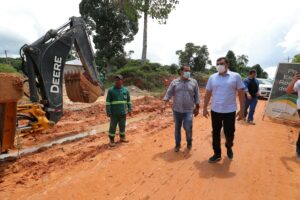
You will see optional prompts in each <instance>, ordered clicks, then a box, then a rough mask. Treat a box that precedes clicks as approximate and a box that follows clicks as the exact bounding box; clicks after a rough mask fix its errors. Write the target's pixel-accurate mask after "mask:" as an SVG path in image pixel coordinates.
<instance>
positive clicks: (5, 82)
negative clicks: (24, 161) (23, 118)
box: [0, 73, 23, 153]
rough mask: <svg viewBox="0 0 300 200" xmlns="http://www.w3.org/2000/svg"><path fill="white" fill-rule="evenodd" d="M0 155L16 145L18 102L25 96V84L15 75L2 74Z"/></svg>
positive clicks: (0, 77)
mask: <svg viewBox="0 0 300 200" xmlns="http://www.w3.org/2000/svg"><path fill="white" fill-rule="evenodd" d="M0 91H1V95H0V153H4V152H6V151H7V150H8V149H10V148H12V147H13V145H14V138H15V131H16V120H17V102H18V101H19V100H20V99H21V97H22V95H23V82H22V80H21V78H20V77H18V76H16V75H13V74H6V73H0Z"/></svg>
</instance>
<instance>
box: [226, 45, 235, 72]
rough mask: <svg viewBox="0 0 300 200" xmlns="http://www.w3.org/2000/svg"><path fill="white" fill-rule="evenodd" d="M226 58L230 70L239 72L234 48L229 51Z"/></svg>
mask: <svg viewBox="0 0 300 200" xmlns="http://www.w3.org/2000/svg"><path fill="white" fill-rule="evenodd" d="M226 58H227V59H228V62H229V69H230V71H234V72H237V71H238V67H237V60H236V57H235V54H234V52H233V51H232V50H229V51H228V52H227V54H226Z"/></svg>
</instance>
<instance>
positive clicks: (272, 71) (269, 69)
mask: <svg viewBox="0 0 300 200" xmlns="http://www.w3.org/2000/svg"><path fill="white" fill-rule="evenodd" d="M264 70H265V71H266V72H267V73H268V75H269V78H271V79H274V78H275V75H276V70H277V66H276V67H274V66H273V67H267V68H265V69H264Z"/></svg>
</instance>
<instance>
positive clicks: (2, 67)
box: [0, 63, 17, 73]
mask: <svg viewBox="0 0 300 200" xmlns="http://www.w3.org/2000/svg"><path fill="white" fill-rule="evenodd" d="M0 72H4V73H16V72H17V70H16V69H15V68H14V67H13V66H11V65H8V64H3V63H0Z"/></svg>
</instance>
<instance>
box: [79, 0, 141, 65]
mask: <svg viewBox="0 0 300 200" xmlns="http://www.w3.org/2000/svg"><path fill="white" fill-rule="evenodd" d="M79 10H80V14H81V16H82V17H83V19H84V20H85V21H86V23H87V26H88V28H89V33H94V36H93V42H94V44H95V48H96V63H97V64H98V65H100V66H101V67H103V66H110V62H111V60H112V59H113V58H114V57H120V56H122V55H124V45H125V44H126V43H128V42H130V41H132V40H133V37H134V35H135V34H136V33H137V32H138V12H137V11H132V12H130V13H131V15H130V16H128V15H127V13H126V12H125V11H124V10H122V9H120V8H118V7H116V6H115V5H114V4H113V3H112V2H111V1H110V0H82V1H81V3H80V4H79Z"/></svg>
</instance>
